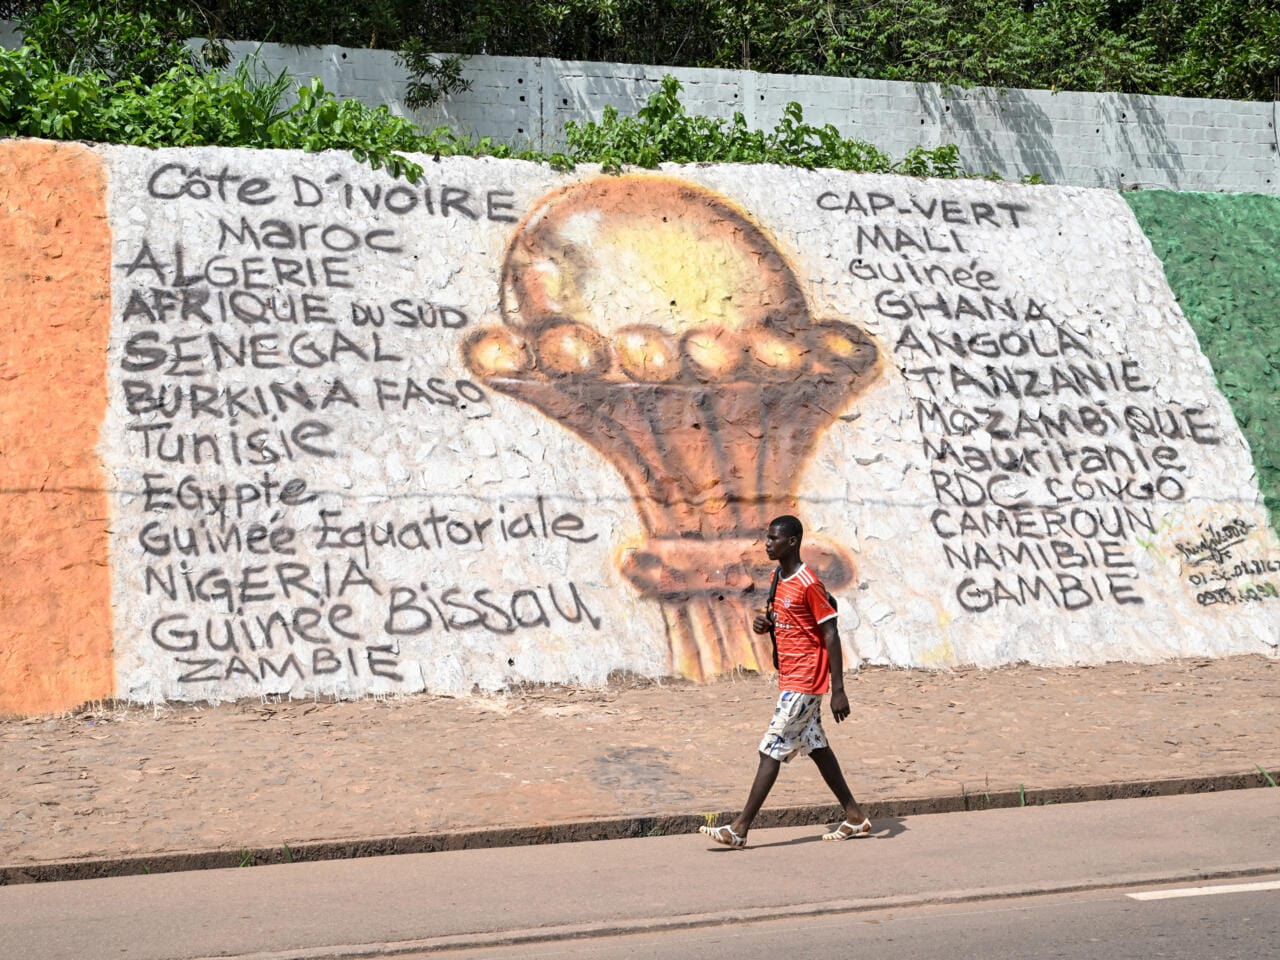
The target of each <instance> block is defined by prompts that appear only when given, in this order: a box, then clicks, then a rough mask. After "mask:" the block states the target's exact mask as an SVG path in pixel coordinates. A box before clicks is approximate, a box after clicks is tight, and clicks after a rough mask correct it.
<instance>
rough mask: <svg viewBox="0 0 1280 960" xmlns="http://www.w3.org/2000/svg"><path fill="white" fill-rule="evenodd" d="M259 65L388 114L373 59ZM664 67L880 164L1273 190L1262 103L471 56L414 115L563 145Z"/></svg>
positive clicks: (339, 51) (278, 52) (695, 101)
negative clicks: (453, 83)
mask: <svg viewBox="0 0 1280 960" xmlns="http://www.w3.org/2000/svg"><path fill="white" fill-rule="evenodd" d="M232 48H233V51H234V53H235V54H236V56H246V55H249V54H256V55H257V56H258V57H259V58H260V59H261V60H262V61H263V62H264V64H266V65H267V66H268V67H270V68H271V69H273V70H279V69H287V70H289V71H290V72H292V73H294V74H296V75H297V76H299V77H302V78H307V77H311V76H319V77H321V78H322V79H323V80H324V82H325V84H326V86H328V87H329V88H330V89H332V90H334V91H335V92H337V93H338V94H340V95H342V96H350V97H356V98H359V99H361V100H364V101H366V102H368V103H370V104H381V103H385V104H389V105H390V106H391V107H392V108H393V109H394V110H395V111H396V112H399V113H404V114H406V115H408V114H409V111H407V110H406V109H405V108H404V107H403V103H402V97H403V92H404V70H403V68H402V67H400V66H399V65H398V64H397V63H396V60H395V56H394V55H393V54H392V53H390V52H387V51H377V50H353V49H347V48H341V47H318V48H308V49H297V48H292V47H281V46H278V45H274V44H250V43H237V44H233V45H232ZM668 73H670V74H674V75H675V76H676V77H678V78H679V79H680V81H681V83H683V84H684V87H685V90H684V94H683V100H684V102H685V104H686V105H687V107H688V109H689V111H690V112H691V113H698V114H705V115H707V116H718V117H729V116H732V114H733V113H734V111H741V112H742V113H743V114H744V115H745V116H746V118H747V120H748V122H749V123H750V124H751V126H753V127H757V128H768V127H772V126H773V125H774V124H775V123H777V121H778V120H779V119H780V118H781V116H782V111H783V109H784V108H785V107H786V105H787V103H789V102H790V101H796V102H798V103H800V104H801V105H802V106H803V107H804V112H805V118H806V119H807V120H808V121H809V122H811V123H815V124H827V123H830V124H833V125H834V126H835V127H837V128H838V129H839V130H840V131H841V133H843V134H844V135H845V136H847V137H857V138H859V139H862V140H867V141H869V142H871V143H873V144H875V145H876V146H877V147H879V148H881V149H882V150H885V151H888V152H889V153H890V154H892V155H894V156H900V155H902V154H904V153H906V151H907V150H909V149H910V148H912V147H914V146H917V145H923V146H926V147H936V146H939V145H940V144H944V143H954V144H957V145H958V146H959V148H960V155H961V158H962V160H963V162H964V165H965V168H966V169H968V170H969V171H971V172H975V173H984V174H985V173H991V172H994V173H998V174H1000V175H1001V176H1003V177H1004V178H1006V179H1011V180H1017V179H1019V178H1021V177H1023V176H1025V175H1028V174H1039V175H1040V176H1041V177H1043V178H1044V180H1045V181H1046V182H1048V183H1057V184H1068V185H1074V186H1104V187H1112V188H1116V189H1128V188H1161V187H1163V188H1169V189H1173V190H1202V191H1210V192H1219V191H1228V192H1252V193H1262V194H1276V193H1280V154H1277V144H1278V143H1280V141H1278V140H1277V130H1276V123H1277V110H1276V105H1275V104H1272V103H1257V102H1252V101H1231V100H1206V99H1194V98H1183V97H1151V96H1137V95H1129V94H1119V93H1101V94H1098V93H1071V92H1063V93H1053V92H1050V91H1047V90H1017V89H1005V90H1002V89H992V88H985V87H973V88H960V87H944V86H941V85H939V84H931V83H900V82H894V81H886V80H862V79H843V78H835V77H803V76H791V75H782V74H761V73H754V72H751V71H745V70H697V69H683V68H674V67H662V66H642V65H636V64H610V63H583V62H575V61H565V60H555V59H551V58H541V59H538V58H522V57H471V58H469V59H468V60H467V61H466V64H465V69H464V76H465V77H466V78H467V79H468V80H469V81H470V83H471V88H470V89H469V90H467V91H465V92H462V93H459V94H455V95H453V96H451V97H450V98H449V99H448V100H447V101H446V102H445V103H444V104H443V105H441V106H440V107H438V108H434V109H432V110H429V111H425V112H423V113H421V114H418V115H417V116H416V117H415V119H417V120H419V121H420V122H422V123H423V124H424V125H426V126H428V127H430V126H434V125H437V124H440V123H447V124H449V125H451V126H453V127H454V128H456V129H459V130H462V131H464V132H467V133H471V134H474V135H477V136H488V137H493V138H494V139H496V140H499V141H502V142H510V143H527V144H529V145H532V146H534V147H537V148H539V149H544V150H550V149H554V148H556V147H557V146H559V145H561V144H562V143H563V131H564V125H565V123H566V122H567V121H570V120H575V121H579V122H581V121H585V120H592V119H599V117H600V115H601V113H602V112H603V110H604V107H605V106H606V105H610V106H613V107H616V108H617V109H618V110H619V111H620V112H621V113H623V114H633V113H635V112H636V111H637V110H639V108H640V107H642V106H643V105H644V102H645V100H646V99H647V98H648V96H649V95H650V94H651V93H653V92H654V91H655V90H656V89H657V88H658V85H659V83H660V82H661V79H662V77H663V75H664V74H668Z"/></svg>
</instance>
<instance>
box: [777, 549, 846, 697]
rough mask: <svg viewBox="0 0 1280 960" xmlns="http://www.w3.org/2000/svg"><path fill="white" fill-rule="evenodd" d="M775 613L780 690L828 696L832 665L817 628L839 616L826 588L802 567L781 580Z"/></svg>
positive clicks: (801, 565)
mask: <svg viewBox="0 0 1280 960" xmlns="http://www.w3.org/2000/svg"><path fill="white" fill-rule="evenodd" d="M773 613H774V634H775V636H776V637H777V640H778V686H779V687H781V688H782V689H783V690H790V691H791V692H792V693H826V692H827V690H828V689H829V688H830V686H831V664H830V660H829V658H828V656H827V645H826V644H825V643H823V641H822V634H821V632H820V631H819V630H818V624H820V623H826V622H827V621H828V620H830V619H832V618H833V617H835V616H836V611H835V609H834V608H833V607H832V606H831V604H830V603H828V602H827V588H826V587H824V586H823V585H822V581H821V580H819V579H818V578H817V577H816V576H815V575H814V573H813V571H812V570H810V569H809V568H808V567H806V566H805V565H804V564H803V563H802V564H800V569H799V570H797V571H796V572H795V573H793V574H792V575H791V576H789V577H786V578H784V579H779V580H778V592H777V593H776V594H775V595H774V598H773Z"/></svg>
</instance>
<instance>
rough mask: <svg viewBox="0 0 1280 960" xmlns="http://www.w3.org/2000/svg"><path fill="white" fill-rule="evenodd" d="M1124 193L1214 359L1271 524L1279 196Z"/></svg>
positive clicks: (1279, 346) (1276, 511)
mask: <svg viewBox="0 0 1280 960" xmlns="http://www.w3.org/2000/svg"><path fill="white" fill-rule="evenodd" d="M1125 200H1126V201H1128V204H1129V206H1130V207H1131V208H1132V209H1133V212H1134V214H1135V215H1136V216H1137V218H1138V222H1139V223H1140V224H1141V225H1142V228H1143V230H1144V231H1145V232H1146V234H1147V237H1148V238H1149V239H1150V240H1151V244H1152V246H1153V247H1154V248H1155V251H1156V253H1157V255H1158V256H1159V257H1160V259H1161V260H1162V261H1163V262H1164V269H1165V275H1166V276H1167V277H1168V279H1169V285H1170V286H1171V287H1172V288H1173V292H1174V294H1175V295H1176V296H1177V298H1178V303H1179V305H1180V306H1181V308H1182V311H1183V313H1184V314H1185V315H1186V317H1187V319H1188V320H1189V321H1190V322H1191V325H1192V327H1194V328H1195V331H1196V335H1197V336H1198V337H1199V339H1200V346H1201V348H1202V349H1203V350H1204V352H1205V354H1206V355H1207V356H1208V358H1209V361H1210V362H1211V363H1212V364H1213V369H1214V372H1215V373H1216V374H1217V377H1218V385H1219V386H1220V387H1221V388H1222V392H1223V393H1224V394H1225V395H1226V398H1227V400H1228V401H1229V402H1230V403H1231V409H1232V410H1233V411H1235V415H1236V421H1237V422H1238V423H1239V424H1240V429H1241V430H1242V431H1243V432H1244V435H1245V437H1247V438H1248V440H1249V444H1250V446H1251V447H1252V449H1253V462H1254V464H1255V466H1256V467H1257V470H1258V484H1259V486H1260V487H1261V488H1262V493H1263V497H1264V500H1265V502H1266V504H1267V506H1268V508H1269V509H1270V512H1271V522H1272V524H1273V525H1274V524H1277V523H1280V430H1278V429H1277V427H1276V425H1277V424H1280V389H1278V386H1280V324H1278V323H1277V322H1276V302H1275V296H1276V291H1277V290H1280V199H1277V198H1275V197H1264V196H1257V195H1248V194H1244V195H1230V196H1220V195H1215V194H1186V193H1171V192H1167V191H1144V192H1141V193H1127V194H1125Z"/></svg>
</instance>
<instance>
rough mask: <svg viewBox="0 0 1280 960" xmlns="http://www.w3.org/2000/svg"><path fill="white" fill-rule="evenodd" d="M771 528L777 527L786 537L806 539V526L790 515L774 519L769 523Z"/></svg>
mask: <svg viewBox="0 0 1280 960" xmlns="http://www.w3.org/2000/svg"><path fill="white" fill-rule="evenodd" d="M769 526H771V527H777V528H778V529H779V530H780V531H782V535H783V536H784V537H795V538H796V539H797V540H803V539H804V524H802V523H801V522H800V520H799V518H798V517H793V516H791V514H789V513H788V514H785V515H784V516H781V517H774V518H773V519H772V520H770V521H769Z"/></svg>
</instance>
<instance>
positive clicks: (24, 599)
mask: <svg viewBox="0 0 1280 960" xmlns="http://www.w3.org/2000/svg"><path fill="white" fill-rule="evenodd" d="M106 186H107V183H106V169H105V166H104V163H103V161H102V158H101V157H99V156H98V155H97V154H95V153H93V152H92V151H91V150H89V149H87V148H85V147H83V146H80V145H77V144H56V143H47V142H44V141H38V140H34V141H33V140H27V141H23V140H7V141H0V714H19V715H32V714H39V713H51V712H56V711H61V710H67V709H70V708H72V707H76V706H78V705H80V704H82V703H84V702H86V701H89V700H95V699H100V698H104V697H110V696H112V695H113V692H114V689H115V680H114V673H115V671H114V667H113V664H112V643H111V575H110V568H109V567H108V559H107V523H108V516H109V507H108V502H107V494H106V485H105V482H104V472H103V468H102V463H101V460H100V459H99V456H98V453H97V445H98V435H99V431H100V429H101V427H102V422H103V417H104V415H105V413H106V405H107V385H106V379H107V371H106V362H107V361H106V358H107V335H108V332H109V330H110V326H111V230H110V226H109V224H108V222H107V197H106Z"/></svg>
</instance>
